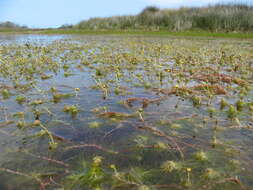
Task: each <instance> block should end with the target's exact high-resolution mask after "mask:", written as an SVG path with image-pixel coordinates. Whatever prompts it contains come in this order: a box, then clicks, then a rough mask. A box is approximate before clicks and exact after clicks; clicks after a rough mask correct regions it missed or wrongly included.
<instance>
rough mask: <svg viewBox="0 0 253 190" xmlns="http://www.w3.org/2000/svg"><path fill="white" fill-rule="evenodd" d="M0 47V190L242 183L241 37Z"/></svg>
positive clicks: (249, 131)
mask: <svg viewBox="0 0 253 190" xmlns="http://www.w3.org/2000/svg"><path fill="white" fill-rule="evenodd" d="M149 11H151V10H149ZM152 11H154V12H156V11H157V10H156V9H154V10H152ZM0 52H1V54H0V111H1V112H0V142H1V144H2V146H1V147H0V189H4V190H9V189H10V190H12V189H19V190H23V189H24V190H34V189H41V190H50V189H59V190H63V189H65V190H81V189H87V190H89V189H90V190H93V189H94V190H113V189H115V190H116V189H121V190H124V189H132V190H159V189H175V190H177V189H178V190H181V189H189V190H201V189H207V190H219V189H224V190H226V189H227V190H238V189H241V190H246V189H251V188H252V186H253V183H252V181H253V172H252V171H253V164H252V161H253V150H252V148H251V146H252V143H253V89H252V87H253V85H252V84H253V74H252V73H253V57H252V43H251V42H250V41H249V40H240V41H238V40H234V41H233V40H229V41H228V40H224V39H223V40H222V39H220V40H215V39H212V40H196V39H195V40H194V39H182V38H181V39H176V38H173V39H169V38H140V37H136V38H135V37H125V38H123V37H120V38H119V37H101V36H95V37H94V36H87V37H83V36H82V37H78V36H72V37H71V38H70V39H68V37H67V38H66V39H59V40H54V41H52V42H50V41H49V42H41V41H29V40H28V41H25V42H23V41H21V42H17V43H2V44H1V45H0Z"/></svg>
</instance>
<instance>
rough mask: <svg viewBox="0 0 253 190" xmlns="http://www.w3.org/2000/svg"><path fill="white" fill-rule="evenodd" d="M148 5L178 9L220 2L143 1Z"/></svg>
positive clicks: (204, 0) (215, 0) (207, 0)
mask: <svg viewBox="0 0 253 190" xmlns="http://www.w3.org/2000/svg"><path fill="white" fill-rule="evenodd" d="M145 1H146V2H148V3H149V4H152V5H157V6H162V7H180V6H198V5H199V6H201V5H206V4H212V3H217V2H220V0H145Z"/></svg>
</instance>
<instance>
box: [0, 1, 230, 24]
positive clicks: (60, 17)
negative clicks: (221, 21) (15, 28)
mask: <svg viewBox="0 0 253 190" xmlns="http://www.w3.org/2000/svg"><path fill="white" fill-rule="evenodd" d="M223 1H226V0H223ZM215 2H220V0H0V22H5V21H11V22H14V23H16V24H20V25H26V26H28V27H31V28H48V27H59V26H61V25H63V24H76V23H78V22H79V21H81V20H87V19H89V18H92V17H108V16H115V15H134V14H137V13H139V12H140V11H141V10H143V9H144V8H145V7H146V6H150V5H155V6H157V7H159V8H178V7H181V6H203V5H208V4H211V3H215Z"/></svg>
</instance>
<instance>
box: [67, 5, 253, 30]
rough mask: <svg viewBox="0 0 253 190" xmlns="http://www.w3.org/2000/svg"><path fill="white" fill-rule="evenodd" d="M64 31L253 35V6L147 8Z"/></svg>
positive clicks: (86, 21) (81, 24)
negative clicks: (245, 32)
mask: <svg viewBox="0 0 253 190" xmlns="http://www.w3.org/2000/svg"><path fill="white" fill-rule="evenodd" d="M62 28H75V29H85V30H152V31H156V30H169V31H186V30H207V31H212V32H221V31H222V32H233V31H241V32H243V31H253V6H251V5H244V4H216V5H212V6H206V7H199V8H187V7H182V8H180V9H159V8H157V7H153V6H151V7H147V8H145V9H144V10H143V11H142V12H141V13H139V14H138V15H136V16H113V17H107V18H91V19H89V20H85V21H81V22H80V23H78V24H77V25H74V26H71V25H68V26H67V27H66V26H65V27H62Z"/></svg>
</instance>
